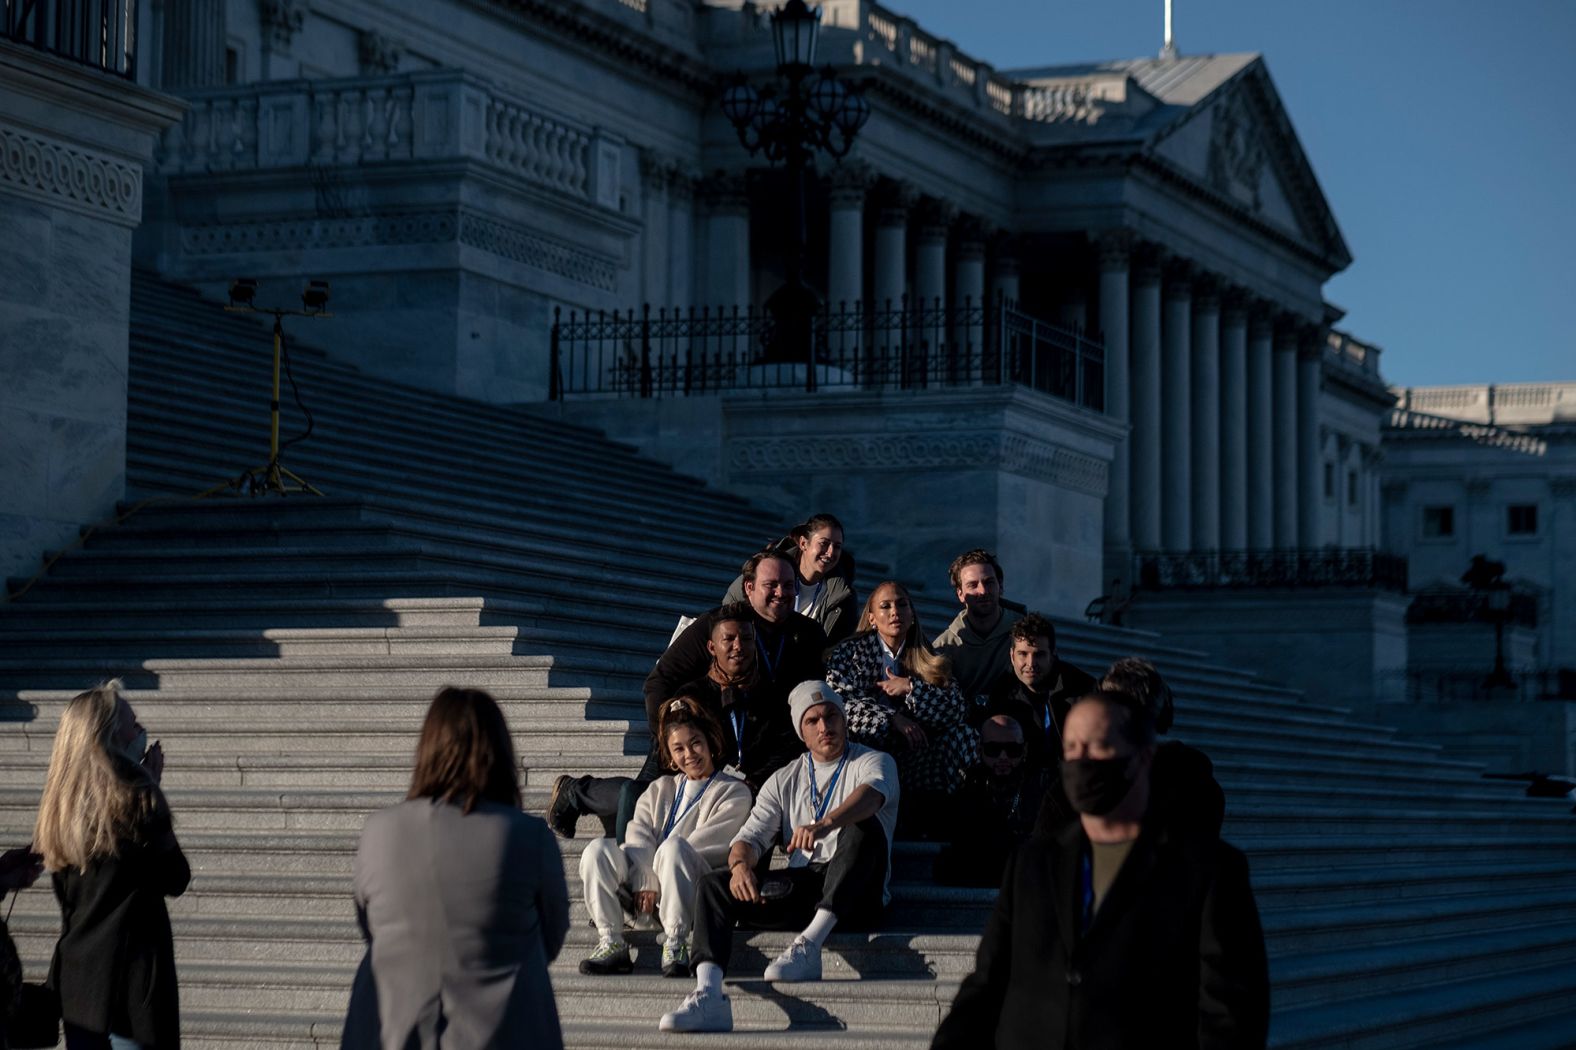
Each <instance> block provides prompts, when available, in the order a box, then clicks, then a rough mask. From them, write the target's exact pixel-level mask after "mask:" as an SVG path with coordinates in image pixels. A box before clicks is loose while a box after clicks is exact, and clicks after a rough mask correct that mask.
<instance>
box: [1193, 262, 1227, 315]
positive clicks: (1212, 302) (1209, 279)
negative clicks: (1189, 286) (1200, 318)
mask: <svg viewBox="0 0 1576 1050" xmlns="http://www.w3.org/2000/svg"><path fill="white" fill-rule="evenodd" d="M1193 312H1194V313H1202V314H1213V313H1219V312H1220V282H1219V281H1217V280H1216V279H1215V277H1214V275H1212V274H1208V273H1204V272H1203V271H1200V272H1199V273H1198V274H1197V275H1195V276H1194V278H1193Z"/></svg>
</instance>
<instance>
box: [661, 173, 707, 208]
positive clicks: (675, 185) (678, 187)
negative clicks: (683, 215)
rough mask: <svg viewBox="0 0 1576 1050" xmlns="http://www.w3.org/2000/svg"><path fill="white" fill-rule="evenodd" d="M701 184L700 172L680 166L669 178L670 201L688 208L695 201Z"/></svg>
mask: <svg viewBox="0 0 1576 1050" xmlns="http://www.w3.org/2000/svg"><path fill="white" fill-rule="evenodd" d="M699 184H700V173H699V172H697V171H696V170H695V169H693V168H686V167H684V166H683V165H679V166H678V167H676V168H674V169H673V173H672V175H671V176H670V177H669V178H668V200H670V201H672V202H673V203H675V204H682V205H685V206H688V205H689V204H690V203H691V202H692V201H694V200H695V191H696V187H697V186H698V185H699Z"/></svg>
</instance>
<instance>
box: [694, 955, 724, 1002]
mask: <svg viewBox="0 0 1576 1050" xmlns="http://www.w3.org/2000/svg"><path fill="white" fill-rule="evenodd" d="M695 990H696V991H697V992H711V993H712V994H713V995H721V994H722V967H720V966H718V965H717V964H716V963H714V962H712V961H711V960H709V959H708V960H706V961H705V962H703V963H696V964H695Z"/></svg>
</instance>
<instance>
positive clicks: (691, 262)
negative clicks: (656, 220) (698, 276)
mask: <svg viewBox="0 0 1576 1050" xmlns="http://www.w3.org/2000/svg"><path fill="white" fill-rule="evenodd" d="M695 181H696V176H695V173H694V172H693V171H690V170H688V169H686V168H679V169H677V170H676V171H674V172H673V175H672V177H671V178H670V179H669V180H668V302H669V303H670V304H672V306H673V308H674V309H675V310H688V309H689V308H690V307H691V306H693V305H694V304H695Z"/></svg>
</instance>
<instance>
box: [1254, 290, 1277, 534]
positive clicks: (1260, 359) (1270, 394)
mask: <svg viewBox="0 0 1576 1050" xmlns="http://www.w3.org/2000/svg"><path fill="white" fill-rule="evenodd" d="M1274 334H1275V326H1274V325H1273V324H1272V323H1271V321H1270V315H1269V312H1268V311H1267V310H1266V309H1265V307H1264V304H1263V303H1259V304H1258V305H1256V306H1255V307H1254V308H1253V310H1252V311H1251V320H1250V321H1249V324H1248V547H1249V548H1251V549H1252V550H1256V551H1267V550H1269V549H1270V548H1271V547H1274V546H1275V428H1274V423H1273V422H1272V418H1273V414H1274V404H1275V384H1274V381H1273V379H1272V376H1273V367H1272V364H1271V355H1272V354H1273V352H1274V351H1273V349H1272V348H1273V346H1274Z"/></svg>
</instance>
